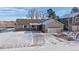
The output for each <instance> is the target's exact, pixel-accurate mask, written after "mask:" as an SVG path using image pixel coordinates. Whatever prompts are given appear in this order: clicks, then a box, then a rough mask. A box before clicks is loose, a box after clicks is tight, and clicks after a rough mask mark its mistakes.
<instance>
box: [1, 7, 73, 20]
mask: <svg viewBox="0 0 79 59" xmlns="http://www.w3.org/2000/svg"><path fill="white" fill-rule="evenodd" d="M30 8H34V7H0V20H4V19H5V20H7V19H8V18H10V19H11V18H13V19H14V18H17V17H26V15H27V12H28V10H29V9H30ZM36 8H38V9H40V10H43V11H47V9H49V8H52V9H53V10H54V11H55V12H56V15H57V16H60V17H61V16H63V15H64V14H68V13H70V11H71V9H72V7H36ZM13 19H12V20H13Z"/></svg>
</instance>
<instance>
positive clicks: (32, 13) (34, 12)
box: [28, 8, 47, 19]
mask: <svg viewBox="0 0 79 59" xmlns="http://www.w3.org/2000/svg"><path fill="white" fill-rule="evenodd" d="M46 15H47V14H46V13H45V12H44V11H40V10H39V9H36V8H32V9H29V10H28V16H29V17H30V18H31V19H39V18H40V19H44V18H45V17H46Z"/></svg>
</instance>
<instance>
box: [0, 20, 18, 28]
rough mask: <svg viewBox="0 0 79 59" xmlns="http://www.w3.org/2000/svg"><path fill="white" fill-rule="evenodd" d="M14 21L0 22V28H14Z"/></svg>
mask: <svg viewBox="0 0 79 59" xmlns="http://www.w3.org/2000/svg"><path fill="white" fill-rule="evenodd" d="M15 25H16V22H15V21H0V28H15Z"/></svg>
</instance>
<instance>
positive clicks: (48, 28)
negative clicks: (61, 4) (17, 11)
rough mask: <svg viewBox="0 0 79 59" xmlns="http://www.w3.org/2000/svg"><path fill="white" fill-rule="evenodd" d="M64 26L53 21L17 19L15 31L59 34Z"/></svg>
mask: <svg viewBox="0 0 79 59" xmlns="http://www.w3.org/2000/svg"><path fill="white" fill-rule="evenodd" d="M63 26H64V25H63V24H62V23H60V22H59V21H57V20H54V19H49V20H48V19H46V20H45V19H42V20H41V19H17V20H16V30H34V31H42V32H61V31H63V28H64V27H63Z"/></svg>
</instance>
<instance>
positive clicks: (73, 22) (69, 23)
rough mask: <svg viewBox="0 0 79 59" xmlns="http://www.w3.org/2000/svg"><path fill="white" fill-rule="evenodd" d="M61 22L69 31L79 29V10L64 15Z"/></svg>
mask: <svg viewBox="0 0 79 59" xmlns="http://www.w3.org/2000/svg"><path fill="white" fill-rule="evenodd" d="M61 22H62V23H63V24H64V25H65V28H66V29H68V30H69V31H79V12H77V13H71V14H66V15H64V16H63V17H62V18H61Z"/></svg>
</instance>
